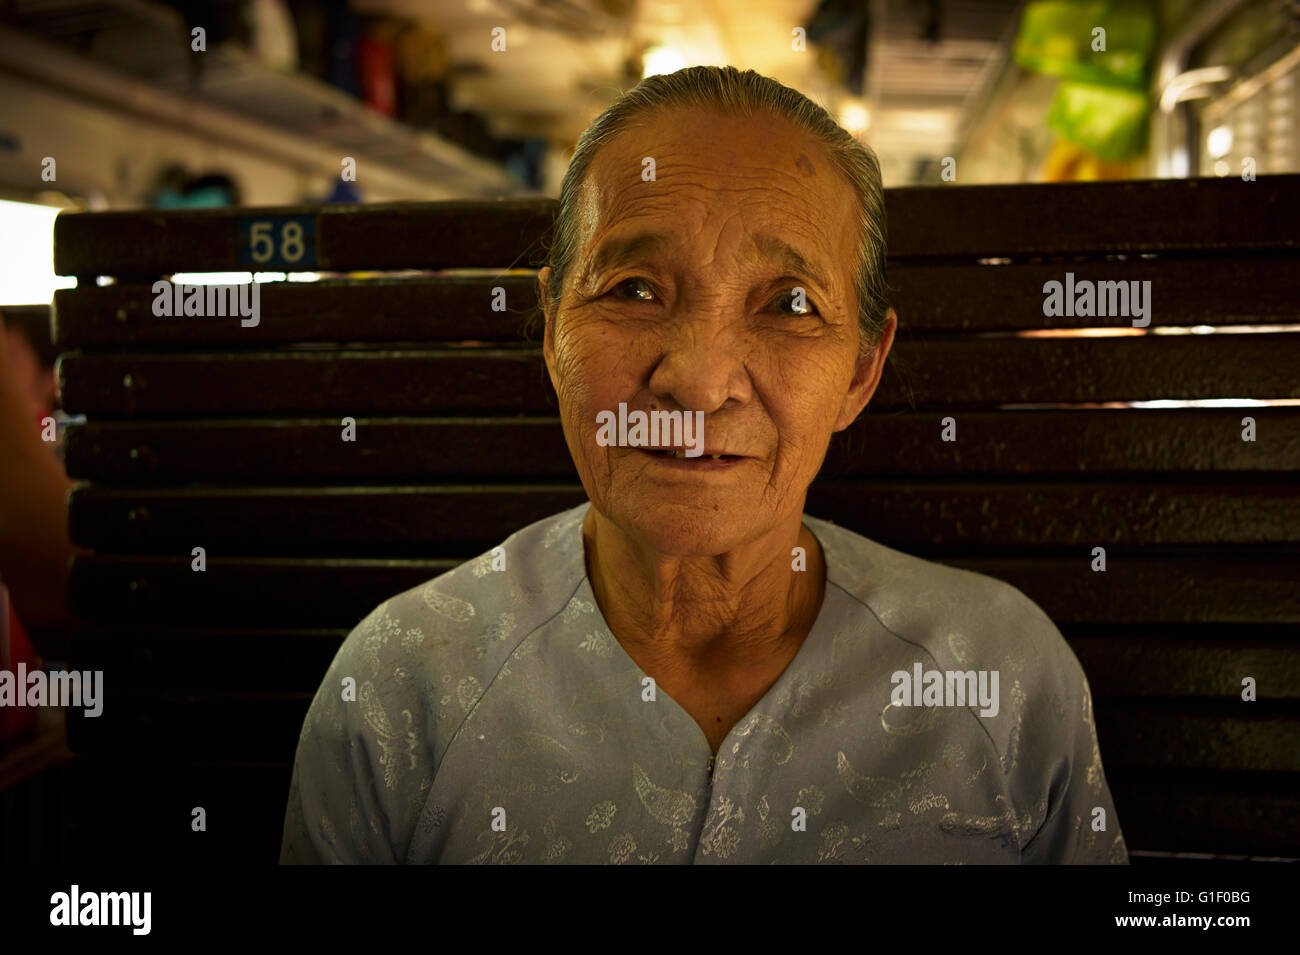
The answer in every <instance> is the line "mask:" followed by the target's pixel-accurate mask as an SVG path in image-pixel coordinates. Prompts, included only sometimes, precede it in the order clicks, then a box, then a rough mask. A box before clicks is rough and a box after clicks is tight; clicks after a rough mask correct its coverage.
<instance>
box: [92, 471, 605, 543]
mask: <svg viewBox="0 0 1300 955" xmlns="http://www.w3.org/2000/svg"><path fill="white" fill-rule="evenodd" d="M585 500H586V495H585V494H584V493H583V491H582V488H581V486H578V485H571V484H557V485H509V486H503V487H499V488H495V489H487V488H479V487H467V486H461V485H449V486H441V487H420V488H413V487H405V488H403V487H382V488H374V487H372V488H361V487H354V488H288V489H274V488H265V489H254V488H231V489H225V490H222V489H216V490H188V489H173V490H161V491H145V492H142V491H141V490H136V489H110V488H95V487H86V488H78V489H75V490H74V491H73V492H72V495H71V502H70V508H71V509H70V514H69V519H70V526H71V528H72V530H71V533H72V536H73V539H74V540H75V541H76V542H78V543H80V544H82V546H86V547H91V548H94V549H100V550H103V549H105V547H109V548H112V549H114V550H119V551H127V552H136V553H166V552H168V551H171V552H173V553H176V552H178V548H179V549H182V550H180V551H179V552H181V553H184V554H189V553H190V550H191V548H192V547H195V546H203V547H205V548H206V549H207V554H208V557H209V558H216V557H223V556H255V555H259V554H263V555H268V556H269V555H281V556H314V555H321V556H337V555H338V554H339V552H340V549H341V548H346V549H347V551H349V552H351V553H353V554H355V555H356V556H365V555H366V554H371V555H375V556H386V557H395V556H424V557H428V556H445V555H447V554H456V553H459V554H461V555H464V556H470V555H472V554H475V553H480V552H482V551H484V550H486V549H488V548H490V547H494V546H496V545H497V544H499V543H500V542H501V541H502V540H504V539H505V538H506V537H507V536H509V535H510V534H512V533H514V532H515V531H517V530H518V529H519V528H521V527H524V526H525V525H527V524H531V523H533V522H534V521H538V520H541V519H542V518H544V517H548V516H550V515H553V514H555V513H557V512H559V511H562V510H565V509H567V508H569V507H573V506H575V505H577V504H581V503H582V502H583V501H585ZM255 514H256V515H260V517H254V516H253V515H255ZM275 514H278V517H273V515H275ZM345 515H346V517H345ZM265 518H271V519H272V521H273V522H278V523H280V525H281V528H284V527H286V526H293V527H297V528H301V529H302V533H299V531H297V530H295V531H291V532H290V535H291V536H289V537H285V536H282V532H281V531H274V530H270V528H269V526H268V525H265V524H264V523H263V522H264V519H265ZM340 519H341V520H340ZM259 528H260V529H259ZM417 528H422V530H417ZM268 531H269V533H268ZM90 540H94V541H96V543H94V544H91V543H84V542H86V541H90ZM434 547H436V548H437V551H436V552H434V553H431V551H433V548H434ZM403 552H405V553H403Z"/></svg>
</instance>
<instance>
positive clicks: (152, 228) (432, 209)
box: [54, 199, 556, 278]
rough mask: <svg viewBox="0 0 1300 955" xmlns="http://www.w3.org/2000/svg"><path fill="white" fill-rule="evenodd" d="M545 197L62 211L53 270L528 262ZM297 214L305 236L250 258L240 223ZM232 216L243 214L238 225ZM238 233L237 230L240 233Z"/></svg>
mask: <svg viewBox="0 0 1300 955" xmlns="http://www.w3.org/2000/svg"><path fill="white" fill-rule="evenodd" d="M555 205H556V203H555V202H554V200H551V199H495V200H483V199H474V200H454V201H447V202H396V203H376V204H373V205H335V206H266V207H231V208H226V209H197V210H172V211H158V210H150V211H147V212H78V213H62V214H60V215H59V216H58V218H57V219H55V222H54V271H55V272H57V273H58V274H59V275H116V276H139V277H147V278H154V277H156V276H158V275H164V274H170V273H173V272H230V271H248V270H250V269H258V270H265V271H284V270H285V268H286V266H291V267H292V268H293V269H294V270H297V271H322V272H325V271H339V272H342V271H356V270H363V269H442V268H472V267H483V268H494V267H503V268H504V267H510V266H516V265H518V266H522V267H527V266H528V265H529V263H528V261H527V259H526V256H525V255H524V253H525V251H526V250H528V249H530V248H531V247H533V246H534V245H535V244H536V243H537V242H538V240H539V239H541V238H542V236H544V235H545V234H546V232H547V231H548V230H549V228H550V223H551V219H552V216H553V214H554V209H555ZM283 217H290V218H294V219H298V220H302V221H303V226H304V232H305V233H306V232H310V233H312V234H313V241H312V242H311V243H310V245H309V248H308V249H307V250H306V251H305V252H304V253H301V254H300V253H299V252H298V250H297V249H296V248H294V247H290V248H289V249H288V252H289V255H290V256H293V257H295V258H296V261H293V262H291V263H290V262H284V261H282V260H281V259H279V258H273V259H272V260H270V261H268V262H265V263H263V264H258V263H257V262H255V261H254V260H253V259H251V258H250V253H251V252H256V253H257V254H258V255H261V254H262V253H263V249H262V248H260V247H259V248H257V249H254V248H253V246H252V239H251V232H250V230H249V229H248V221H249V220H257V221H266V222H273V223H274V227H273V228H272V229H271V230H270V233H271V236H272V238H273V240H274V241H275V252H276V254H277V255H278V254H279V252H280V250H281V248H282V247H283V246H282V242H281V239H282V236H281V232H282V230H283V223H282V222H278V221H276V220H277V219H280V218H283ZM240 220H245V222H244V227H243V228H242V229H241V222H240ZM241 233H242V234H241Z"/></svg>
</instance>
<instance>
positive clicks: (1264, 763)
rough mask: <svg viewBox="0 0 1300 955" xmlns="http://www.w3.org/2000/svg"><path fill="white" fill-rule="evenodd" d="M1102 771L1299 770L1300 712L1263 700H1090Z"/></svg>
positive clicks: (1277, 771)
mask: <svg viewBox="0 0 1300 955" xmlns="http://www.w3.org/2000/svg"><path fill="white" fill-rule="evenodd" d="M1093 709H1094V716H1095V718H1096V724H1097V741H1098V743H1099V745H1100V748H1101V752H1102V760H1103V762H1104V764H1105V768H1106V772H1107V773H1111V772H1113V773H1115V774H1117V775H1118V774H1120V773H1125V772H1130V771H1133V770H1153V769H1156V770H1179V771H1182V772H1198V771H1199V772H1204V771H1215V772H1270V773H1297V772H1300V747H1298V746H1296V740H1297V739H1300V710H1298V709H1297V708H1295V707H1294V706H1289V707H1288V706H1286V705H1283V704H1277V705H1273V704H1267V703H1260V702H1256V703H1243V702H1240V701H1238V702H1236V703H1205V704H1187V703H1184V702H1181V701H1180V702H1178V703H1177V704H1168V705H1165V704H1156V703H1143V702H1137V701H1128V700H1125V701H1094V706H1093Z"/></svg>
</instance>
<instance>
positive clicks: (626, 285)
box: [609, 278, 654, 302]
mask: <svg viewBox="0 0 1300 955" xmlns="http://www.w3.org/2000/svg"><path fill="white" fill-rule="evenodd" d="M628 292H630V294H631V297H632V299H633V301H638V302H651V301H654V292H652V291H651V290H650V286H649V284H647V283H646V281H645V279H638V278H630V279H624V280H623V281H621V282H619V283H618V284H617V285H615V286H614V287H613V288H612V289H610V290H609V294H611V295H613V296H614V297H615V298H627V297H628V294H626V293H628Z"/></svg>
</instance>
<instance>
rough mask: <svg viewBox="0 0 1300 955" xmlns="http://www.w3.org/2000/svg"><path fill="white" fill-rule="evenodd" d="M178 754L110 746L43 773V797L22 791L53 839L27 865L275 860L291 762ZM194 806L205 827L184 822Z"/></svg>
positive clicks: (257, 863) (189, 819)
mask: <svg viewBox="0 0 1300 955" xmlns="http://www.w3.org/2000/svg"><path fill="white" fill-rule="evenodd" d="M178 756H179V754H178V753H174V752H168V753H159V752H141V753H131V752H130V751H122V750H118V751H116V752H110V753H108V754H105V755H103V756H99V755H83V756H81V757H80V758H78V759H76V760H74V761H72V762H71V763H68V764H66V765H64V766H60V767H58V769H57V770H56V771H55V772H53V773H47V774H46V775H45V776H43V777H42V778H41V780H40V787H41V792H40V796H44V798H40V796H37V795H35V794H34V795H33V796H31V797H29V798H32V799H33V802H35V800H36V799H37V798H40V802H39V806H38V808H37V809H36V812H38V813H39V814H40V815H41V816H43V817H44V818H45V819H46V820H48V822H47V823H46V824H47V825H49V826H50V828H51V829H54V830H55V837H54V838H53V839H51V840H49V842H48V843H47V845H46V846H44V847H43V851H41V852H40V853H39V854H37V855H36V856H35V858H33V859H32V860H31V861H32V863H33V864H39V865H47V866H48V865H67V866H74V867H77V868H78V869H79V870H81V869H87V868H93V867H94V866H96V865H103V863H104V860H105V859H117V860H130V862H131V864H132V865H135V866H142V867H144V866H154V865H164V866H174V867H178V868H184V867H185V866H201V867H205V868H207V867H214V868H217V869H221V868H224V867H228V866H236V867H237V866H244V867H248V866H271V865H274V864H275V863H276V860H277V858H278V856H279V852H280V838H281V833H282V831H283V826H284V810H285V805H286V801H287V797H288V794H289V781H290V777H291V773H292V766H291V765H290V764H287V763H280V764H276V763H271V764H249V763H239V762H233V761H229V762H225V763H220V764H214V763H209V764H187V763H184V762H182V761H181V760H180V759H179V758H178ZM5 795H7V794H0V800H3V797H4V796H5ZM196 807H202V808H203V810H204V812H205V822H206V826H207V829H206V831H204V832H194V831H193V830H192V829H191V828H190V824H191V822H192V820H193V815H192V813H193V810H194V809H195V808H196ZM60 836H61V838H59V837H60ZM155 927H156V926H155Z"/></svg>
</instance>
